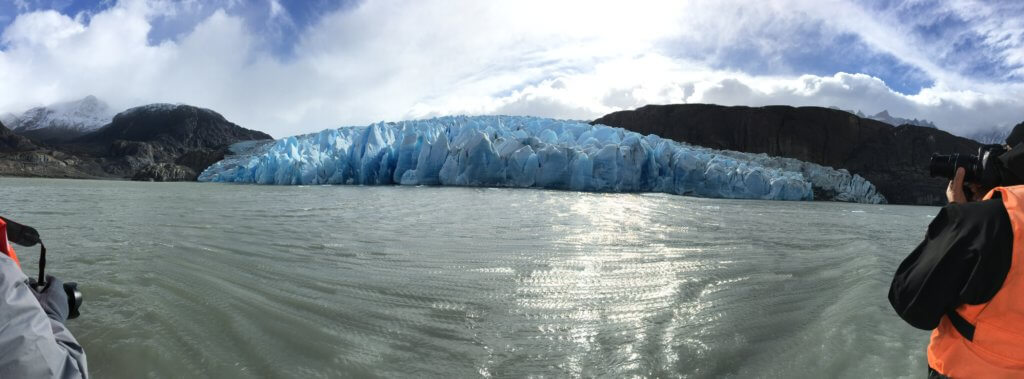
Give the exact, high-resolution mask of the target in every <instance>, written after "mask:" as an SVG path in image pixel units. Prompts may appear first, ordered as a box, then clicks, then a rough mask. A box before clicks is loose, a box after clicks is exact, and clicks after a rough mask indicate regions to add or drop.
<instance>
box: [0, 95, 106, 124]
mask: <svg viewBox="0 0 1024 379" xmlns="http://www.w3.org/2000/svg"><path fill="white" fill-rule="evenodd" d="M113 117H114V112H112V111H111V110H110V107H109V106H108V105H107V104H106V103H104V102H103V101H101V100H100V99H97V98H96V97H95V96H92V95H90V96H86V97H85V98H83V99H81V100H76V101H69V102H64V103H57V104H51V105H48V106H43V107H35V108H32V109H29V110H27V111H25V112H24V113H22V114H20V115H16V114H12V113H7V114H5V115H4V116H3V117H2V118H0V122H3V124H4V125H6V126H7V127H8V128H9V129H11V130H13V131H14V132H15V133H24V132H30V131H37V130H42V129H47V128H54V129H63V130H70V131H74V132H78V133H86V132H91V131H93V130H96V129H99V128H100V127H102V126H104V125H106V124H108V123H110V120H111V119H113Z"/></svg>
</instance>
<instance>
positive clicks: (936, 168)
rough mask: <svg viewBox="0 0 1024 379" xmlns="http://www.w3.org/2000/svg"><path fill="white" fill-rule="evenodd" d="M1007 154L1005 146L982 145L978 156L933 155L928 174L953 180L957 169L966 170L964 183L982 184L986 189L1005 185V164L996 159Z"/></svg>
mask: <svg viewBox="0 0 1024 379" xmlns="http://www.w3.org/2000/svg"><path fill="white" fill-rule="evenodd" d="M1006 152H1007V149H1006V147H1004V146H1003V145H998V144H993V145H982V146H981V147H979V148H978V154H977V155H971V154H949V155H942V154H938V153H936V154H932V159H931V162H929V163H928V173H929V174H930V175H931V176H932V177H942V178H947V179H951V180H952V179H953V177H954V176H956V169H957V168H959V167H963V168H964V174H965V175H964V182H970V183H977V184H981V185H982V186H984V187H989V188H991V187H996V186H1000V185H1007V184H1011V183H1004V179H1003V177H1004V176H1005V175H1004V173H1003V171H1005V170H1003V163H1002V162H1001V161H1000V160H999V159H996V158H998V157H999V156H1000V155H1003V154H1004V153H1006Z"/></svg>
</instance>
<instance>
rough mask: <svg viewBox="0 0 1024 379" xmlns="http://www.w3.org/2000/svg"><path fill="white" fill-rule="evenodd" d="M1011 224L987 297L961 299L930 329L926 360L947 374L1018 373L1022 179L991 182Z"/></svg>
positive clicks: (1023, 317)
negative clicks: (995, 288) (1004, 257)
mask: <svg viewBox="0 0 1024 379" xmlns="http://www.w3.org/2000/svg"><path fill="white" fill-rule="evenodd" d="M996 191H999V193H1000V194H1001V195H1002V199H1003V206H1005V207H1006V213H1007V214H1009V216H1010V225H1011V226H1012V228H1013V257H1012V258H1011V262H1012V263H1011V264H1010V271H1009V272H1008V273H1007V274H1006V280H1005V281H1003V286H1002V287H1001V288H1000V289H999V292H997V293H996V295H995V296H993V297H992V299H991V300H989V301H988V302H987V303H983V304H977V305H970V304H961V305H960V306H959V307H957V308H956V310H955V311H951V312H949V313H947V315H946V316H943V317H942V320H941V321H939V326H938V327H937V328H935V330H933V331H932V338H931V343H929V344H928V365H929V366H931V368H933V369H935V370H936V371H938V372H939V373H941V374H942V375H946V376H948V377H950V378H1024V263H1022V262H1024V185H1021V186H1013V187H997V188H995V189H993V190H992V191H991V192H989V193H988V195H985V200H988V199H991V198H992V195H994V194H995V192H996Z"/></svg>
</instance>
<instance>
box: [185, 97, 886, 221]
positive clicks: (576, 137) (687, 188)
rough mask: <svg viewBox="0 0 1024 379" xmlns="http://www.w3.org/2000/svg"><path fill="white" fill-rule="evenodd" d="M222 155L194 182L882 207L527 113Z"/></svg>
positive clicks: (829, 183)
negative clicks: (821, 198)
mask: <svg viewBox="0 0 1024 379" xmlns="http://www.w3.org/2000/svg"><path fill="white" fill-rule="evenodd" d="M232 149H233V152H235V153H236V154H235V155H232V156H229V157H227V158H226V159H224V160H222V161H220V162H217V163H215V164H213V165H212V166H210V167H209V168H207V169H206V170H205V171H203V173H202V174H201V175H200V176H199V180H200V181H209V182H241V183H258V184H363V185H387V184H401V185H445V186H474V187H517V188H527V187H533V188H549V189H565V190H578V191H594V192H665V193H671V194H679V195H695V196H703V197H717V198H738V199H775V200H811V199H812V198H813V191H812V184H814V183H818V182H820V183H818V184H814V185H816V186H817V187H821V188H828V189H830V190H832V191H834V192H835V193H837V194H838V195H837V196H836V198H841V200H845V201H859V202H884V201H885V200H884V198H882V197H881V196H880V195H877V193H876V192H875V189H874V186H873V185H871V183H869V182H867V181H865V180H863V178H860V177H859V176H856V175H854V176H851V175H850V174H849V173H847V172H845V171H842V170H833V169H832V168H829V167H822V166H818V165H814V164H809V163H806V162H800V161H797V160H785V159H780V158H774V157H768V156H764V155H756V154H747V153H738V152H723V151H717V150H712V149H707V148H703V147H699V146H690V145H686V144H682V143H678V142H675V141H672V140H668V139H663V138H660V137H658V136H656V135H647V136H644V135H641V134H638V133H634V132H631V131H627V130H624V129H621V128H613V127H609V126H605V125H590V124H587V123H585V122H579V121H563V120H553V119H546V118H536V117H519V116H451V117H440V118H434V119H429V120H417V121H402V122H394V123H392V122H388V123H383V122H382V123H376V124H372V125H369V126H364V127H343V128H338V129H327V130H324V131H321V132H319V133H313V134H307V135H302V136H294V137H287V138H283V139H280V140H277V141H273V142H271V143H262V144H261V143H256V142H247V143H241V144H236V145H235V146H233V147H232ZM808 177H809V178H810V179H808ZM816 180H817V181H816ZM872 196H873V197H872Z"/></svg>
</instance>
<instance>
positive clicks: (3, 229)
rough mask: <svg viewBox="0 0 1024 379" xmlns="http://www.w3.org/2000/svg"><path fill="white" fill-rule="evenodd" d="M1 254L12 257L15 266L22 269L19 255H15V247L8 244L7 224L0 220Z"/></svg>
mask: <svg viewBox="0 0 1024 379" xmlns="http://www.w3.org/2000/svg"><path fill="white" fill-rule="evenodd" d="M0 254H3V255H6V256H8V257H11V259H12V260H13V261H14V264H16V265H18V267H21V262H18V254H15V253H14V246H11V244H10V242H7V222H6V221H4V220H3V219H0Z"/></svg>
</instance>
